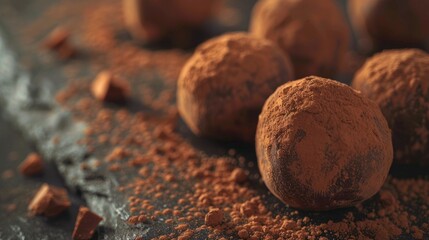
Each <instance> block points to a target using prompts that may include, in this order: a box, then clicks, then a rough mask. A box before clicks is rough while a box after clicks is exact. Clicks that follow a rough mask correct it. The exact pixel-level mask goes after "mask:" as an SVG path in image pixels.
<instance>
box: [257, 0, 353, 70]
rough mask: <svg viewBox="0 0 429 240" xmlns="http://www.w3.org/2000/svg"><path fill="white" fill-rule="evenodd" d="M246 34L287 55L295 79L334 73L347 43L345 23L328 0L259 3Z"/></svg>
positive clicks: (343, 54) (338, 11)
mask: <svg viewBox="0 0 429 240" xmlns="http://www.w3.org/2000/svg"><path fill="white" fill-rule="evenodd" d="M250 30H251V32H252V33H253V34H254V35H255V36H258V37H263V38H266V39H269V40H271V41H273V42H274V43H276V44H277V45H278V46H279V47H280V48H281V49H282V50H283V51H284V52H285V53H287V54H288V55H289V56H290V58H291V61H292V64H293V67H294V70H295V75H296V77H298V78H300V77H306V76H309V75H318V76H323V77H331V76H332V75H334V74H335V73H337V72H338V71H339V70H340V68H341V67H342V66H341V63H342V62H343V59H344V57H345V54H346V52H347V48H348V46H349V41H350V40H349V39H350V36H349V29H348V27H347V25H346V21H345V19H344V17H343V16H342V15H341V12H340V10H339V9H338V7H337V6H336V5H335V2H334V1H332V0H260V1H259V2H258V3H257V4H256V5H255V8H254V10H253V15H252V21H251V26H250Z"/></svg>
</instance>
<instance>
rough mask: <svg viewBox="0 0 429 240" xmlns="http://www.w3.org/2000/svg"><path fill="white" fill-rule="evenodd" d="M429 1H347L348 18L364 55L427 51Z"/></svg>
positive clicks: (428, 41)
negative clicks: (383, 51)
mask: <svg viewBox="0 0 429 240" xmlns="http://www.w3.org/2000/svg"><path fill="white" fill-rule="evenodd" d="M428 12H429V1H421V0H406V1H397V0H350V1H349V15H350V19H351V22H352V25H353V28H354V29H355V31H356V32H357V34H358V39H359V44H360V45H361V47H362V48H363V49H364V50H366V51H373V50H377V49H381V48H404V47H422V48H425V47H426V48H428V47H429V14H428Z"/></svg>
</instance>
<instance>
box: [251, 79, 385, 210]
mask: <svg viewBox="0 0 429 240" xmlns="http://www.w3.org/2000/svg"><path fill="white" fill-rule="evenodd" d="M256 152H257V157H258V164H259V170H260V172H261V175H262V178H263V180H264V182H265V184H266V185H267V187H268V188H269V189H270V190H271V192H272V193H273V194H274V195H275V196H277V197H278V198H279V199H280V200H282V201H283V202H285V203H286V204H288V205H290V206H291V207H295V208H300V209H304V210H330V209H335V208H342V207H349V206H353V205H356V204H358V203H360V202H362V201H364V200H366V199H368V198H370V197H371V196H373V195H374V194H376V193H377V192H378V191H379V190H380V188H381V186H382V185H383V183H384V181H385V180H386V177H387V175H388V172H389V169H390V166H391V164H392V158H393V150H392V141H391V134H390V129H389V127H388V125H387V122H386V120H385V119H384V116H383V114H382V113H381V111H380V109H379V108H378V106H377V105H376V104H375V103H374V102H372V101H371V100H369V99H367V98H366V97H364V96H362V95H361V94H360V93H358V92H357V91H355V90H353V89H352V88H350V87H349V86H347V85H344V84H342V83H338V82H335V81H332V80H328V79H324V78H320V77H314V76H311V77H307V78H304V79H300V80H297V81H293V82H290V83H287V84H284V85H282V86H281V87H279V88H278V89H277V90H276V91H275V93H274V94H273V95H271V96H270V97H269V98H268V100H267V101H266V103H265V105H264V108H263V110H262V113H261V115H260V116H259V123H258V128H257V133H256Z"/></svg>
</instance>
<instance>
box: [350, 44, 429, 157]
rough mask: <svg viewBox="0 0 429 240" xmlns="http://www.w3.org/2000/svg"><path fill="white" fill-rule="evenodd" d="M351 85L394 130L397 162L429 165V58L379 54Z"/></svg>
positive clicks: (405, 53) (411, 53)
mask: <svg viewBox="0 0 429 240" xmlns="http://www.w3.org/2000/svg"><path fill="white" fill-rule="evenodd" d="M352 85H353V87H354V88H356V89H357V90H360V91H361V92H362V94H364V95H366V96H368V97H369V98H370V99H373V100H374V101H375V102H376V103H377V104H378V105H379V106H380V108H381V110H382V112H383V114H384V116H385V117H386V119H387V121H388V123H389V126H390V128H391V129H392V135H393V146H394V149H395V162H397V163H419V164H422V165H429V138H428V136H429V54H427V53H425V52H423V51H421V50H415V49H405V50H389V51H385V52H382V53H379V54H377V55H375V56H373V57H372V58H370V59H368V60H367V62H366V63H365V64H364V65H363V66H362V68H361V69H360V70H359V71H358V72H357V73H356V75H355V78H354V80H353V83H352Z"/></svg>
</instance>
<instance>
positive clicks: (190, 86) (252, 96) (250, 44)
mask: <svg viewBox="0 0 429 240" xmlns="http://www.w3.org/2000/svg"><path fill="white" fill-rule="evenodd" d="M291 79H292V70H291V67H290V64H289V60H288V59H287V58H286V57H285V56H284V55H283V54H282V53H281V51H280V50H279V49H278V48H277V47H275V46H274V45H273V44H271V43H270V42H269V41H267V40H264V39H258V38H255V37H252V36H250V35H248V34H246V33H230V34H225V35H223V36H220V37H217V38H214V39H211V40H209V41H207V42H205V43H203V44H202V45H201V46H199V47H198V48H197V50H196V51H195V53H194V55H193V56H192V57H191V58H190V59H189V60H188V62H187V63H186V64H185V66H184V67H183V69H182V72H181V74H180V77H179V81H178V90H177V104H178V109H179V113H180V115H181V116H182V118H183V120H184V121H185V122H186V124H187V125H188V126H189V128H190V129H191V130H192V131H193V132H194V133H195V134H196V135H201V136H205V137H209V138H213V139H219V140H242V141H249V142H252V141H254V136H255V131H256V124H257V121H258V114H259V113H260V111H261V109H262V105H263V104H264V102H265V100H266V99H267V98H268V96H270V94H271V93H273V92H274V90H275V89H276V88H277V87H278V86H280V85H282V84H283V83H285V82H287V81H289V80H291Z"/></svg>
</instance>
